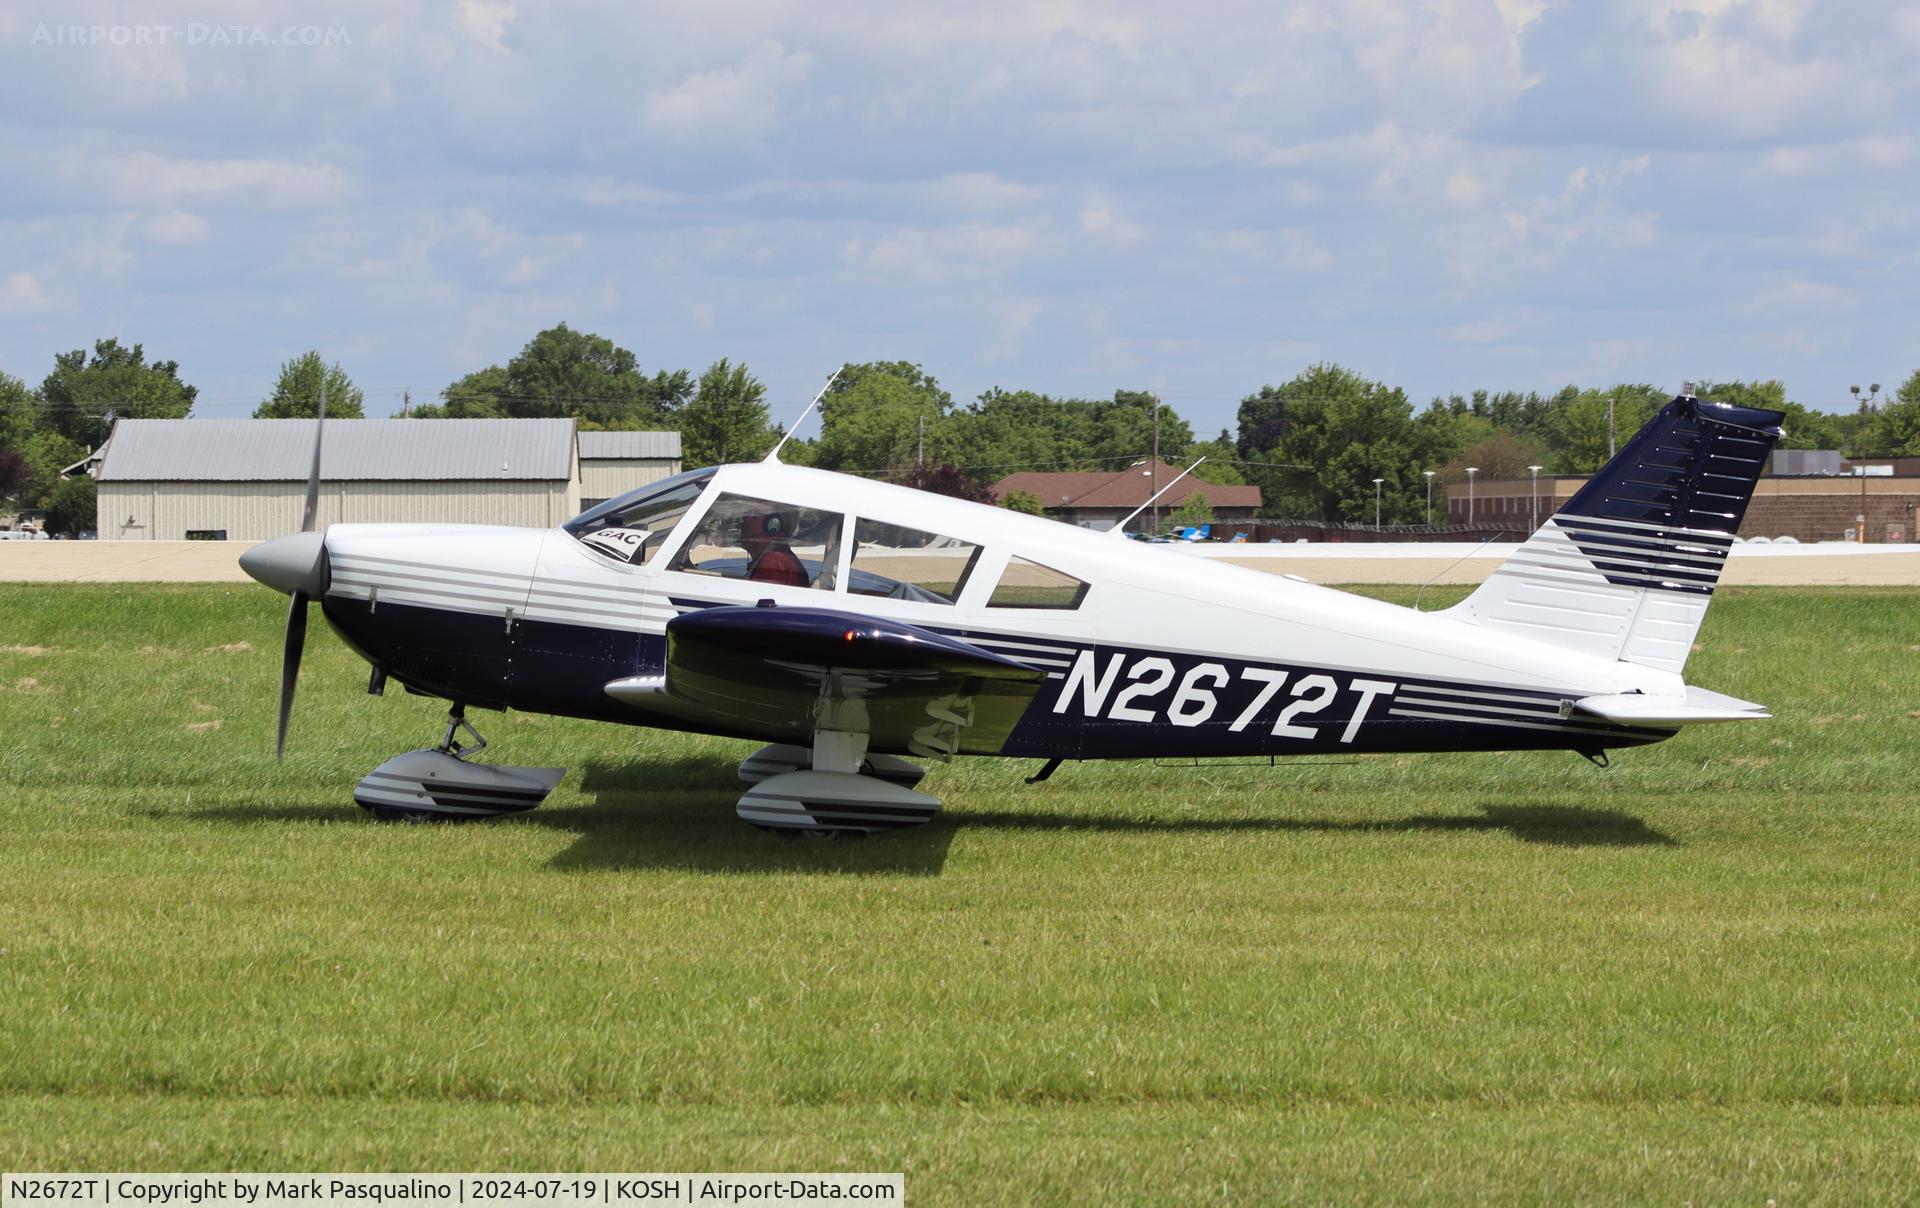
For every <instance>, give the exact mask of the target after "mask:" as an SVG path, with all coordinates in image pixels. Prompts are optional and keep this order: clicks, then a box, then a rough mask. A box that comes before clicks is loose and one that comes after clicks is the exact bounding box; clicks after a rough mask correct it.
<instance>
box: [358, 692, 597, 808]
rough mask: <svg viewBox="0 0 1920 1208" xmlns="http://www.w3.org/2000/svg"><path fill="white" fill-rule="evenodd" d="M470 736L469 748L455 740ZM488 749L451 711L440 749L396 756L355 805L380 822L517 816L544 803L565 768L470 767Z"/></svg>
mask: <svg viewBox="0 0 1920 1208" xmlns="http://www.w3.org/2000/svg"><path fill="white" fill-rule="evenodd" d="M461 731H465V732H466V733H467V734H469V735H471V736H472V738H473V742H472V744H471V745H463V744H462V743H460V742H459V741H458V740H457V739H458V735H459V734H460V732H461ZM486 745H487V740H486V739H484V738H482V737H480V732H479V731H478V730H475V729H474V728H473V726H472V724H471V723H469V722H468V721H467V717H466V710H465V709H464V708H463V707H462V706H460V705H455V706H454V707H453V710H452V711H451V712H450V713H448V714H447V730H446V734H445V736H444V737H442V738H441V740H440V745H439V746H437V747H430V748H427V749H425V750H420V751H408V752H407V753H406V754H404V755H395V756H394V757H393V758H392V759H389V760H387V761H386V762H385V763H383V764H381V765H380V766H379V767H377V768H375V769H373V771H371V772H369V773H367V774H366V776H365V777H363V778H362V779H361V781H360V783H359V784H357V785H355V786H354V787H353V799H354V801H355V802H356V803H358V804H359V806H360V808H361V809H364V810H366V811H367V812H368V813H370V814H372V815H373V816H374V817H375V818H378V819H380V820H381V821H383V822H468V821H474V820H477V819H481V818H497V817H499V816H500V815H502V814H518V813H524V812H525V811H527V810H530V809H532V808H534V807H535V806H537V805H539V804H540V803H541V802H542V801H545V800H546V799H547V794H548V793H551V792H552V791H553V788H554V786H555V785H557V784H559V783H560V778H561V777H563V776H565V775H566V774H567V770H566V769H565V768H517V767H508V766H505V765H499V764H485V763H469V762H468V761H467V758H468V756H470V755H473V754H474V753H476V752H478V751H479V750H481V749H482V748H484V747H485V746H486Z"/></svg>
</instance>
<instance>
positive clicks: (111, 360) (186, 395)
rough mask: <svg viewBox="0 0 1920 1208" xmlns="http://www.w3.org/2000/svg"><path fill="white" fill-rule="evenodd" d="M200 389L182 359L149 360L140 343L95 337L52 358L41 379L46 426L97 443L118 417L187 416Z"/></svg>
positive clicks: (65, 434) (103, 439)
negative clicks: (87, 345)
mask: <svg viewBox="0 0 1920 1208" xmlns="http://www.w3.org/2000/svg"><path fill="white" fill-rule="evenodd" d="M198 393H199V391H198V390H196V389H195V388H194V387H192V386H189V385H187V384H186V383H185V382H183V381H181V380H180V365H179V362H177V361H155V362H153V363H152V364H148V363H147V356H146V350H145V349H144V348H143V347H141V346H140V345H139V344H135V345H133V346H132V347H131V348H126V347H122V346H121V344H120V341H118V340H112V339H109V340H96V341H94V344H93V355H92V356H91V357H89V356H88V355H87V351H86V349H84V348H76V349H74V350H73V351H72V352H63V353H61V354H59V355H58V356H56V357H54V358H53V372H52V373H50V374H48V375H47V378H46V380H45V381H44V382H42V383H41V384H40V401H41V405H42V406H43V407H44V408H45V411H46V426H47V427H49V428H52V429H53V430H54V431H56V432H59V433H60V434H61V435H62V436H65V437H67V438H68V439H70V440H75V441H79V442H81V443H82V444H84V445H86V446H87V447H89V448H95V447H98V446H99V445H100V443H101V442H103V441H105V440H106V439H107V434H108V433H109V432H111V431H112V430H113V421H114V420H115V419H185V418H186V416H187V414H188V413H189V412H191V411H192V410H193V400H194V396H195V395H196V394H198Z"/></svg>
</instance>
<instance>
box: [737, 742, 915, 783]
mask: <svg viewBox="0 0 1920 1208" xmlns="http://www.w3.org/2000/svg"><path fill="white" fill-rule="evenodd" d="M812 766H813V752H812V751H810V750H808V749H807V748H805V747H800V746H794V745H793V744H791V743H784V742H777V743H774V744H773V745H772V746H770V747H761V748H760V749H759V750H758V751H755V752H754V753H753V754H751V755H749V756H747V758H746V760H745V761H744V762H743V763H741V765H740V783H741V784H745V785H755V784H759V783H760V782H761V781H763V780H767V779H769V778H771V777H774V776H778V775H780V774H781V773H783V772H799V771H803V770H805V769H807V768H811V767H812ZM859 774H860V775H862V776H874V777H877V778H879V779H881V780H884V781H886V782H887V783H889V784H897V785H899V786H900V787H901V788H905V789H910V788H912V787H914V786H915V785H917V784H919V783H920V781H921V780H922V779H923V778H925V776H926V774H927V769H925V768H923V767H921V766H920V765H919V764H917V763H912V762H909V761H908V760H905V759H901V758H900V757H899V756H897V755H871V754H870V755H868V756H867V757H866V760H865V761H864V762H863V763H862V764H861V765H860V772H859Z"/></svg>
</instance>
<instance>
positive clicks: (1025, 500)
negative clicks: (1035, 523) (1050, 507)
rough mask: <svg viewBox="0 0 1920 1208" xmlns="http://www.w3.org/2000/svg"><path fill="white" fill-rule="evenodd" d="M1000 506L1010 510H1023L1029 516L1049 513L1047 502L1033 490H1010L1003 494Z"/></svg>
mask: <svg viewBox="0 0 1920 1208" xmlns="http://www.w3.org/2000/svg"><path fill="white" fill-rule="evenodd" d="M1000 506H1001V507H1003V508H1005V509H1007V510H1008V511H1009V512H1022V513H1024V514H1026V515H1028V516H1044V515H1046V514H1047V505H1046V503H1045V502H1044V501H1042V500H1041V498H1040V496H1038V495H1036V494H1034V493H1033V492H1032V491H1008V492H1007V493H1006V494H1005V495H1003V496H1001V498H1000Z"/></svg>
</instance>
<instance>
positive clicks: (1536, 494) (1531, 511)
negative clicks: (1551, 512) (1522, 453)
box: [1527, 466, 1540, 529]
mask: <svg viewBox="0 0 1920 1208" xmlns="http://www.w3.org/2000/svg"><path fill="white" fill-rule="evenodd" d="M1527 473H1529V474H1531V475H1533V485H1532V488H1531V489H1530V490H1529V492H1528V499H1527V523H1528V524H1529V525H1531V526H1532V527H1533V528H1536V529H1537V528H1539V527H1540V467H1539V466H1528V467H1527Z"/></svg>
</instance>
